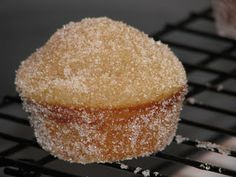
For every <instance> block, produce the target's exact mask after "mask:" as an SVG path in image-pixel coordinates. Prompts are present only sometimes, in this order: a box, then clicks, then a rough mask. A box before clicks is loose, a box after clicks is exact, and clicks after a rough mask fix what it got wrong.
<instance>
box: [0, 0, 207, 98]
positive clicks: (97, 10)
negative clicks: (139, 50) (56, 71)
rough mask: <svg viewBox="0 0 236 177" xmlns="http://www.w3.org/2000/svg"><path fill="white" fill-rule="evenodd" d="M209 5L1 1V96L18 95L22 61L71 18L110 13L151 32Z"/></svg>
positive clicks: (192, 1)
mask: <svg viewBox="0 0 236 177" xmlns="http://www.w3.org/2000/svg"><path fill="white" fill-rule="evenodd" d="M208 5H209V1H207V0H197V1H196V0H178V1H173V0H149V1H147V0H117V1H114V0H113V1H112V0H99V1H96V0H37V1H36V0H1V2H0V22H1V23H0V81H1V82H0V83H1V86H0V97H1V96H3V95H5V94H15V86H14V76H15V70H16V69H17V67H18V65H19V64H20V61H22V60H24V59H25V58H26V57H27V56H29V55H30V54H31V53H32V52H33V51H35V49H36V48H39V47H40V46H41V45H43V44H44V43H45V42H46V40H47V39H48V38H49V37H50V35H52V33H53V32H54V31H56V29H57V28H60V27H61V26H62V25H63V24H66V23H68V22H69V21H79V20H80V19H82V18H84V17H99V16H108V17H110V18H113V19H116V20H122V21H124V22H126V23H128V24H130V25H132V26H135V27H137V28H138V29H140V30H143V31H144V32H146V33H148V34H151V33H153V32H155V31H157V30H160V29H161V28H163V27H164V25H165V24H166V23H169V22H171V23H173V22H176V21H177V20H180V19H182V18H183V17H186V16H187V14H188V13H189V12H192V11H199V10H201V9H204V8H205V7H207V6H208Z"/></svg>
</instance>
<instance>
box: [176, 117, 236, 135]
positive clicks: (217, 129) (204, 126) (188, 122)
mask: <svg viewBox="0 0 236 177" xmlns="http://www.w3.org/2000/svg"><path fill="white" fill-rule="evenodd" d="M180 123H182V124H186V125H190V126H194V127H198V128H202V129H206V130H211V131H215V132H218V133H224V134H227V135H230V136H236V131H233V130H229V129H225V128H220V127H215V126H211V125H207V124H203V123H199V122H196V121H192V120H187V119H183V118H182V119H180Z"/></svg>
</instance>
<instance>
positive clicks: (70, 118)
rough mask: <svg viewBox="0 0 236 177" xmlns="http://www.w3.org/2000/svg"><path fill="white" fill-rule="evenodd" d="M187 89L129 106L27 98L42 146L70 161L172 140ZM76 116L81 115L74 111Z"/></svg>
mask: <svg viewBox="0 0 236 177" xmlns="http://www.w3.org/2000/svg"><path fill="white" fill-rule="evenodd" d="M185 93H186V88H182V89H181V90H179V91H178V92H177V93H176V94H174V95H172V96H171V97H169V98H167V99H165V100H162V101H161V102H156V103H150V104H145V105H138V106H136V107H130V108H126V109H109V110H91V109H87V110H86V113H85V112H84V111H85V109H76V110H75V109H74V110H72V109H68V108H65V107H60V106H48V105H47V106H42V105H37V104H35V103H32V102H31V103H29V102H28V103H26V104H25V105H26V106H25V108H26V110H27V111H29V112H31V114H32V116H31V124H32V125H33V127H34V128H35V135H36V137H37V140H38V142H39V144H41V146H42V147H43V148H44V149H45V150H47V151H50V152H51V153H52V154H53V155H55V156H57V157H59V158H62V159H64V160H69V161H71V162H79V163H91V162H112V161H118V160H124V159H130V158H132V157H138V156H146V155H149V154H151V153H154V152H156V151H159V150H162V149H163V148H164V147H165V146H166V145H167V144H169V143H170V141H171V140H172V138H173V136H174V134H175V131H176V128H177V122H178V119H179V112H180V109H181V107H182V101H183V97H184V95H185ZM76 115H77V116H76Z"/></svg>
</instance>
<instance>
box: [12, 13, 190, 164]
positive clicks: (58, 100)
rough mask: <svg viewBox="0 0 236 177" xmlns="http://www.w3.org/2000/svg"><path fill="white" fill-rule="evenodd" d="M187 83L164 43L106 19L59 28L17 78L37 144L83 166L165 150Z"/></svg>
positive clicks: (90, 20) (181, 69) (180, 66)
mask: <svg viewBox="0 0 236 177" xmlns="http://www.w3.org/2000/svg"><path fill="white" fill-rule="evenodd" d="M186 82H187V81H186V73H185V70H184V68H183V66H182V64H181V62H180V61H179V60H178V58H177V57H176V56H175V55H174V54H173V52H171V50H170V49H169V48H168V46H167V45H165V44H163V43H161V42H160V41H158V42H156V41H154V40H153V39H151V38H149V37H148V35H146V34H144V33H143V32H141V31H139V30H137V29H135V28H133V27H131V26H128V25H126V24H124V23H123V22H119V21H114V20H111V19H109V18H106V17H101V18H85V19H83V20H82V21H80V22H71V23H69V24H67V25H65V26H63V27H62V28H61V29H59V30H57V31H56V32H55V33H54V34H53V35H52V36H51V37H50V39H49V40H48V41H47V42H46V44H45V45H44V46H42V47H41V48H39V49H37V50H36V51H35V52H34V53H33V54H31V55H30V56H29V57H28V58H27V59H26V60H24V61H22V63H21V65H20V67H19V69H18V70H17V73H16V79H15V84H16V87H17V91H18V92H19V94H20V97H21V98H22V100H23V105H24V109H25V110H26V111H27V112H28V113H29V115H30V116H29V119H30V123H31V125H32V127H33V128H34V132H35V136H36V138H37V141H38V143H39V144H40V145H41V146H42V148H43V149H45V150H46V151H48V152H50V153H51V154H53V155H54V156H56V157H58V158H60V159H64V160H68V161H70V162H77V163H83V164H86V163H92V162H113V161H119V160H125V159H131V158H135V157H139V156H147V155H150V154H152V153H154V152H157V151H161V150H163V149H164V148H165V147H166V146H167V145H168V144H170V142H171V141H172V138H173V136H174V135H175V132H176V128H177V123H178V120H179V114H180V110H181V108H182V102H183V99H184V96H185V94H186V91H187V84H186Z"/></svg>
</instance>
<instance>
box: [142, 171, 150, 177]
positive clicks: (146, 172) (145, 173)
mask: <svg viewBox="0 0 236 177" xmlns="http://www.w3.org/2000/svg"><path fill="white" fill-rule="evenodd" d="M142 174H143V176H144V177H148V176H150V170H148V169H147V170H144V171H142Z"/></svg>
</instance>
